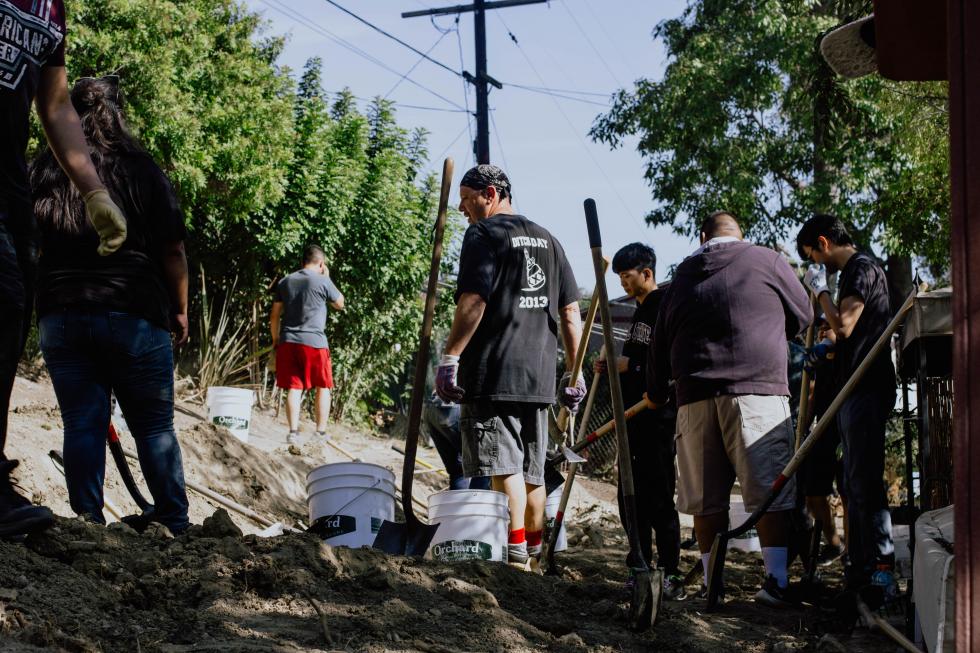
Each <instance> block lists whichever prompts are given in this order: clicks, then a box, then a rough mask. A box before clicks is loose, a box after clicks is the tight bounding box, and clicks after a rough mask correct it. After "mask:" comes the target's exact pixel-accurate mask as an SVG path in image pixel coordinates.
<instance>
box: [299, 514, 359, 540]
mask: <svg viewBox="0 0 980 653" xmlns="http://www.w3.org/2000/svg"><path fill="white" fill-rule="evenodd" d="M310 530H311V531H313V532H314V533H316V534H317V535H319V536H320V537H322V538H324V539H327V540H329V539H330V538H331V537H337V536H339V535H347V534H348V533H353V532H354V531H356V530H357V519H356V518H354V517H351V516H350V515H326V516H324V517H320V518H319V519H317V520H316V522H315V523H314V524H313V525H312V526H311V527H310Z"/></svg>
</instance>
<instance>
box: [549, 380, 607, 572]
mask: <svg viewBox="0 0 980 653" xmlns="http://www.w3.org/2000/svg"><path fill="white" fill-rule="evenodd" d="M598 387H599V375H598V374H597V375H595V376H594V377H592V386H591V387H590V388H589V398H588V399H587V400H586V401H585V412H583V413H582V422H581V426H580V427H579V438H578V439H579V440H581V439H582V437H583V436H584V435H585V433H584V431H585V429H586V428H588V424H589V415H590V414H591V413H592V403H593V402H594V401H595V391H596V388H598ZM570 456H575V458H574V459H573V458H571V457H570ZM565 459H566V460H569V461H570V464H569V466H568V478H567V479H566V480H565V485H564V487H563V488H562V491H561V501H560V502H559V503H558V512H556V513H555V523H554V524H552V526H551V532H550V533H549V535H548V543H547V551H546V552H545V556H544V559H545V563H546V566H547V572H546V573H547V574H548V575H549V576H553V575H556V574H557V573H558V566H557V565H556V564H555V546H556V545H557V544H558V535H559V533H561V527H562V524H563V523H564V522H565V508H567V507H568V498H569V497H570V496H572V484H573V483H574V482H575V474H576V473H577V472H578V466H579V463H584V462H585V458H582V457H581V456H579V455H578V454H577V453H575V452H574V451H572V450H571V449H569V450H567V451H566V452H565Z"/></svg>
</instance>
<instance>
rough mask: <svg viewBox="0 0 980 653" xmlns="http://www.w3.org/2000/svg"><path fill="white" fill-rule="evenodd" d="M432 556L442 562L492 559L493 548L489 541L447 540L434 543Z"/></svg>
mask: <svg viewBox="0 0 980 653" xmlns="http://www.w3.org/2000/svg"><path fill="white" fill-rule="evenodd" d="M432 557H433V558H434V559H436V560H439V561H440V562H459V561H462V560H490V559H491V558H492V557H493V548H492V547H491V546H490V544H488V543H487V542H477V541H476V540H447V541H445V542H440V543H438V544H433V545H432Z"/></svg>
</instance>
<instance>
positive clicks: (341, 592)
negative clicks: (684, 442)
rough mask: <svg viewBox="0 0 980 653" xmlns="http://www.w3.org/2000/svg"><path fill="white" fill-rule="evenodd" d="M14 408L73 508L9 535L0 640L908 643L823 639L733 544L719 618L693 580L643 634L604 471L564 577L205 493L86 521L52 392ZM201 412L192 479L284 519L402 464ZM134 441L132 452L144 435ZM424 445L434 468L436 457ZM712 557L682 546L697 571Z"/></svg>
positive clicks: (235, 645)
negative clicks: (320, 481)
mask: <svg viewBox="0 0 980 653" xmlns="http://www.w3.org/2000/svg"><path fill="white" fill-rule="evenodd" d="M13 406H14V407H13V409H12V413H11V432H10V437H9V441H8V452H7V453H8V455H9V456H10V457H12V458H18V459H20V460H21V461H22V462H21V467H20V468H19V469H18V470H17V471H18V478H19V480H20V484H21V485H22V486H23V487H24V488H25V490H26V491H27V492H28V494H31V495H33V499H34V500H35V501H36V502H38V503H44V504H45V505H48V506H50V507H51V508H52V509H53V510H54V511H55V512H56V513H57V514H58V515H60V517H59V519H58V523H57V525H56V527H55V528H52V529H51V530H49V531H48V532H46V533H43V534H40V535H38V536H34V537H31V538H28V539H27V541H26V542H23V543H3V542H0V651H4V652H6V651H16V652H27V651H32V652H33V651H42V650H44V651H47V650H55V651H72V652H80V653H81V652H84V653H89V652H93V653H94V652H96V651H104V652H115V651H120V652H121V651H126V652H131V651H140V652H143V651H146V652H153V651H159V652H161V653H163V652H166V653H177V652H191V651H194V652H210V651H214V652H228V651H268V652H281V653H286V652H293V651H359V652H364V653H375V652H380V651H406V652H407V651H426V652H450V651H545V650H547V651H559V652H561V651H593V652H603V653H605V652H610V653H611V652H613V651H705V652H710V653H718V652H723V651H732V652H734V651H738V652H740V653H752V652H758V653H763V652H768V651H818V650H827V651H839V650H847V651H869V652H870V651H890V650H893V647H892V646H890V645H889V644H888V643H887V642H885V641H884V640H882V639H880V638H879V636H876V635H872V634H870V633H868V632H867V631H865V630H864V629H858V630H856V631H854V633H853V634H850V633H847V632H841V630H840V629H839V628H838V629H833V632H832V633H830V634H828V628H830V627H831V626H833V625H834V619H833V617H834V612H833V611H832V610H831V609H827V608H815V607H811V608H807V609H800V610H783V611H779V610H772V609H768V608H764V607H761V606H759V605H757V604H755V603H754V602H752V600H751V597H752V595H753V594H754V593H755V591H756V590H757V589H758V586H759V583H760V580H761V576H762V566H761V560H760V559H759V558H758V556H757V555H755V554H746V553H740V552H735V551H733V552H731V553H730V554H729V557H728V559H729V565H728V568H727V571H726V584H727V588H728V591H729V600H728V602H727V603H726V605H725V606H724V608H723V609H722V611H720V612H717V613H713V614H707V613H705V611H704V607H705V606H704V602H703V601H702V600H700V599H697V598H695V597H693V594H694V592H695V590H696V589H697V587H698V586H697V583H698V582H699V581H695V584H693V585H692V586H691V587H690V588H689V592H690V594H692V596H691V597H690V598H688V599H687V600H685V601H680V602H670V603H666V604H664V607H663V609H662V610H661V613H660V619H659V621H658V623H657V624H656V625H655V626H654V627H653V628H652V629H651V630H650V631H648V632H646V633H640V634H636V633H631V632H629V630H628V629H627V627H626V619H625V614H626V608H627V604H628V601H629V594H628V593H627V591H626V590H625V589H624V584H623V583H624V580H625V575H624V571H625V570H624V562H623V561H624V555H625V549H626V545H625V538H624V536H623V534H622V530H621V528H620V526H619V522H618V518H617V517H616V513H615V509H616V508H615V493H614V491H613V488H612V487H611V486H609V485H607V484H601V483H596V482H590V481H586V482H583V483H581V484H577V486H576V490H575V493H574V495H573V506H572V510H571V516H570V517H569V519H570V528H569V533H568V535H569V541H570V549H569V551H567V552H565V553H561V554H559V556H558V557H559V559H560V563H561V566H562V573H561V575H559V576H538V575H534V574H529V573H526V572H522V571H519V570H517V569H514V568H511V567H509V566H507V565H502V564H499V563H498V564H495V563H486V562H467V563H457V564H451V565H450V564H441V563H436V562H432V561H427V560H416V559H410V558H404V557H400V556H387V555H385V554H383V553H381V552H378V551H375V550H372V549H348V548H344V547H337V548H335V547H331V546H328V545H326V544H324V543H323V542H321V541H320V540H318V538H316V537H314V536H312V535H309V534H305V533H302V532H287V533H286V534H284V535H280V536H277V537H261V536H259V535H258V533H259V532H260V531H262V530H263V529H264V526H262V525H259V524H256V523H254V522H251V521H249V520H248V519H246V518H244V517H241V516H240V515H238V514H237V513H232V514H231V515H229V514H228V513H226V512H224V511H223V510H218V509H217V506H216V505H214V504H212V503H209V502H208V501H207V500H205V499H203V498H202V497H201V496H200V495H198V494H196V493H190V495H189V496H190V499H191V519H192V521H193V522H194V523H195V524H197V525H195V526H193V527H192V528H191V529H190V530H189V531H188V532H187V533H186V534H184V535H181V536H179V537H177V538H174V537H172V536H171V535H170V534H169V533H168V532H167V531H166V529H163V528H151V529H150V530H149V531H147V532H146V533H144V534H142V535H140V534H137V533H136V532H134V531H132V530H131V529H130V528H129V527H128V526H125V525H123V524H121V523H118V522H115V523H110V524H109V526H107V527H102V526H96V525H92V524H88V523H86V522H83V521H81V520H79V519H77V518H73V517H72V511H71V509H70V507H69V506H68V503H67V493H66V492H65V490H64V478H63V476H61V473H60V471H59V469H58V467H57V466H56V465H55V464H54V463H53V462H52V460H51V458H49V456H48V455H47V453H48V451H49V450H51V449H60V448H61V442H60V440H61V429H62V425H61V419H60V416H59V413H58V409H57V404H56V401H55V399H54V394H53V392H52V390H51V387H50V384H49V383H48V382H46V381H45V380H44V379H43V378H41V379H38V380H35V381H31V380H27V379H18V382H17V386H16V389H15V395H14V402H13ZM204 410H205V409H204V408H203V407H201V406H199V405H193V404H182V405H181V407H180V411H179V412H178V413H177V419H176V423H177V427H178V432H179V439H180V442H181V447H182V450H183V455H184V464H185V475H186V477H187V478H188V480H190V481H194V482H196V483H199V484H201V485H205V486H207V487H209V488H211V489H212V490H214V491H217V492H220V493H222V494H224V495H226V496H228V497H229V498H232V499H234V500H235V501H238V502H240V503H242V504H244V505H246V506H248V507H250V508H252V509H253V510H255V511H256V512H258V513H260V514H262V515H264V516H267V517H268V518H269V519H271V520H274V521H279V522H281V523H282V524H284V525H285V526H286V527H301V526H302V525H303V523H304V522H305V521H306V520H307V515H306V507H305V495H304V488H305V475H306V473H307V471H309V470H310V469H311V468H312V467H315V466H317V465H320V464H324V463H327V462H340V461H345V460H349V459H350V458H349V457H348V455H350V456H351V457H356V458H359V459H362V460H364V461H367V462H374V463H377V464H381V465H385V466H389V467H391V468H392V469H393V470H394V471H395V472H396V474H400V470H401V460H402V457H401V455H400V454H399V453H397V452H396V451H394V450H393V449H392V445H398V444H399V441H398V440H395V439H389V438H388V437H387V436H383V435H378V434H371V433H366V432H360V431H358V430H356V429H352V428H348V427H345V426H336V427H334V428H333V429H332V433H331V435H332V442H333V444H334V445H336V447H339V449H338V448H336V447H334V446H331V445H326V444H324V443H320V442H314V441H312V440H311V441H308V442H306V443H304V444H303V445H302V446H300V447H292V448H288V447H286V446H285V443H284V434H285V427H284V416H282V417H279V418H278V419H277V418H276V417H275V415H274V414H273V413H272V412H271V411H269V412H261V411H257V413H258V414H256V415H255V416H254V419H253V423H252V437H251V438H250V442H249V444H244V443H241V442H239V441H238V440H236V439H235V438H234V437H233V436H231V434H230V433H229V432H228V431H226V430H224V429H219V428H215V427H213V426H211V425H209V424H207V423H206V422H202V421H201V420H200V419H199V418H198V417H197V416H198V415H201V414H202V413H203V412H204ZM306 428H307V432H311V431H312V427H311V425H309V424H307V425H306ZM123 442H124V445H125V446H126V447H127V448H129V449H132V448H133V446H132V439H131V438H130V437H129V436H126V435H124V436H123ZM342 452H344V453H342ZM420 455H421V457H422V458H424V459H425V460H427V461H429V462H431V463H432V464H433V465H438V457H437V455H436V454H435V451H434V450H432V449H424V448H423V449H422V450H421V453H420ZM134 467H135V466H134ZM135 471H136V476H137V479H138V480H140V481H141V480H142V479H141V478H140V477H139V473H138V470H135ZM416 480H417V483H416V492H415V494H416V497H418V498H419V499H421V500H423V501H424V499H425V497H427V496H428V495H429V494H430V493H431V492H433V491H437V490H440V489H443V488H444V486H445V478H444V477H443V476H441V475H440V474H437V473H426V474H422V475H420V476H417V479H416ZM106 497H107V498H108V499H109V500H110V501H111V502H112V503H113V504H114V505H116V506H118V507H119V510H120V511H121V512H123V513H130V512H135V511H136V508H135V505H134V503H133V502H132V500H131V499H130V498H129V497H128V496H127V494H126V490H125V488H124V486H123V485H122V483H121V481H120V480H119V477H118V474H117V473H116V470H115V469H114V468H113V466H112V463H111V462H110V463H109V465H108V466H107V474H106ZM106 516H107V518H108V519H109V520H110V522H114V520H113V519H112V518H111V517H110V515H109V514H107V515H106ZM687 534H688V533H685V535H687ZM697 559H698V556H697V554H696V553H694V552H692V551H685V552H684V554H683V561H682V566H683V567H684V568H685V569H687V568H690V567H691V566H693V565H694V564H695V563H696V562H697ZM794 571H796V572H799V571H800V570H799V569H798V568H797V569H795V570H794ZM833 572H839V569H836V568H831V573H830V574H829V576H828V583H831V584H833V583H834V582H837V580H839V579H837V578H836V577H835V576H834V573H833Z"/></svg>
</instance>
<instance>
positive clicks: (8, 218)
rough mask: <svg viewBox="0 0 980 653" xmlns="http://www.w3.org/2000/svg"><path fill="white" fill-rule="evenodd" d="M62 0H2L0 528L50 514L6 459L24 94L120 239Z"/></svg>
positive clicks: (1, 533)
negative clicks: (71, 55) (24, 492)
mask: <svg viewBox="0 0 980 653" xmlns="http://www.w3.org/2000/svg"><path fill="white" fill-rule="evenodd" d="M64 37H65V8H64V4H63V2H62V0H0V143H3V145H0V315H3V319H2V320H0V538H16V537H19V536H22V535H26V534H28V533H31V532H34V531H37V530H41V529H44V528H47V527H48V526H50V525H51V523H52V521H53V517H52V515H51V511H50V510H48V509H47V508H45V507H42V506H34V505H31V502H30V501H28V500H27V499H25V498H24V497H23V496H21V495H20V494H19V493H18V492H17V490H16V489H15V488H14V485H13V482H12V481H11V479H10V474H11V472H13V470H14V468H16V467H17V461H16V460H7V459H6V457H5V456H4V455H3V448H4V445H5V444H6V440H7V409H8V408H9V405H10V393H11V390H12V389H13V385H14V378H15V377H16V375H17V363H18V361H19V360H20V357H21V354H22V353H23V351H24V344H25V342H26V339H27V332H28V329H29V326H30V321H31V310H32V304H33V300H34V276H35V271H36V267H37V238H36V233H35V232H36V228H35V223H34V215H33V213H32V203H31V193H30V185H29V183H28V178H27V161H26V159H25V152H26V149H27V139H28V130H29V124H30V123H29V119H30V111H31V103H32V102H34V103H35V104H36V106H37V113H38V117H39V118H40V119H41V125H42V126H43V127H44V133H45V135H46V136H47V139H48V143H49V144H50V145H51V149H52V151H53V152H54V154H55V156H56V157H57V159H58V161H59V162H60V164H61V166H62V168H64V170H65V172H66V173H67V174H68V176H69V177H70V178H71V180H72V183H74V184H75V186H76V187H77V188H78V190H79V191H80V192H81V194H82V195H83V197H84V199H85V208H86V213H87V215H88V218H89V220H90V221H91V222H92V225H93V226H94V227H95V229H96V231H98V233H99V238H100V241H101V242H100V245H99V253H100V254H102V255H103V256H107V255H110V254H112V252H114V251H116V250H117V249H118V248H119V246H120V245H122V243H123V242H124V241H125V240H126V220H125V218H124V217H123V215H122V212H121V211H120V210H119V208H118V207H117V206H116V204H115V203H114V202H113V201H112V199H111V198H110V197H109V194H108V193H107V192H106V190H105V186H104V185H103V184H102V181H101V180H100V179H99V175H98V174H97V173H96V171H95V167H94V166H93V165H92V160H91V158H90V157H89V150H88V145H87V144H86V142H85V137H84V135H83V133H82V129H81V124H80V123H79V120H78V114H76V113H75V109H74V108H73V107H72V104H71V101H70V99H69V97H68V77H67V74H66V73H65V39H64Z"/></svg>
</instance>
